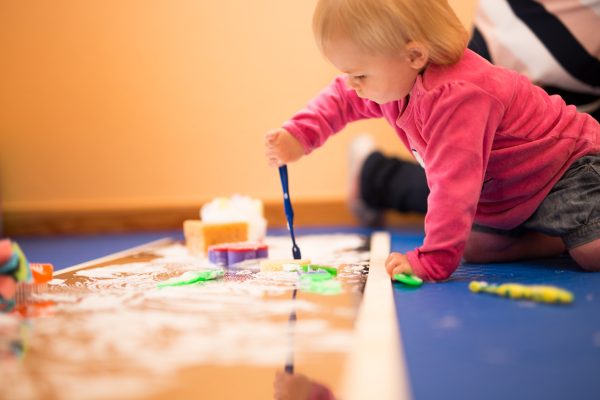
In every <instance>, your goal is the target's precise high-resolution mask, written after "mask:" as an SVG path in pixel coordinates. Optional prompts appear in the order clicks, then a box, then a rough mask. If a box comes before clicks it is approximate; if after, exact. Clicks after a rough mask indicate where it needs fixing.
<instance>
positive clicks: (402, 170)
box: [360, 152, 429, 213]
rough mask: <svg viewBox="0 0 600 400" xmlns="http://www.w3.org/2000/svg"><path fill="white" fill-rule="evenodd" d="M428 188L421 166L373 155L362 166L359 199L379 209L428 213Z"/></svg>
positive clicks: (375, 153) (377, 153) (376, 154)
mask: <svg viewBox="0 0 600 400" xmlns="http://www.w3.org/2000/svg"><path fill="white" fill-rule="evenodd" d="M428 195H429V188H428V187H427V180H426V178H425V170H423V168H421V166H420V165H418V164H415V163H412V162H408V161H403V160H400V159H398V158H393V157H386V156H384V155H383V154H382V153H380V152H374V153H372V154H371V155H369V157H367V159H366V160H365V163H364V164H363V168H362V171H361V174H360V196H361V198H362V200H363V201H364V202H365V204H366V205H367V206H368V207H369V208H372V209H376V210H388V209H392V210H396V211H399V212H419V213H425V212H427V196H428Z"/></svg>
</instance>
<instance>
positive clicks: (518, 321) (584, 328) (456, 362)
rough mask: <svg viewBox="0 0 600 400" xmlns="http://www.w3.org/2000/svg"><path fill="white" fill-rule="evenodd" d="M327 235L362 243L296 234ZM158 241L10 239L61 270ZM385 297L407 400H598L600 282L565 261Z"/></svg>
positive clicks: (478, 267)
mask: <svg viewBox="0 0 600 400" xmlns="http://www.w3.org/2000/svg"><path fill="white" fill-rule="evenodd" d="M334 232H354V233H363V234H368V233H370V231H369V230H365V229H349V228H338V227H327V228H311V229H298V234H299V235H302V234H308V233H310V234H314V233H334ZM389 232H390V234H391V237H392V243H391V246H392V250H393V251H400V252H404V251H407V250H410V249H413V248H415V247H416V246H418V245H419V244H420V243H421V241H422V240H423V233H422V232H420V231H415V230H402V229H393V230H390V231H389ZM270 234H285V231H270ZM164 237H172V238H175V239H181V232H179V231H166V232H164V231H163V232H150V233H133V234H118V235H85V236H61V237H19V238H14V239H15V240H17V241H18V242H19V244H20V245H21V247H22V248H23V250H24V252H25V254H27V256H28V258H29V259H30V261H33V262H51V263H53V264H54V265H55V267H56V268H57V269H61V268H64V267H67V266H71V265H74V264H78V263H82V262H85V261H88V260H91V259H96V258H98V257H102V256H106V255H109V254H111V253H115V252H119V251H122V250H126V249H128V248H131V247H134V246H139V245H142V244H144V243H147V242H150V241H153V240H157V239H160V238H164ZM471 280H485V281H488V282H490V283H506V282H516V283H523V284H548V285H556V286H559V287H562V288H564V289H567V290H569V291H571V292H573V294H574V295H575V301H574V303H573V304H571V305H562V306H561V305H548V304H541V303H533V302H529V301H517V300H509V299H505V298H501V297H496V296H491V295H485V294H475V293H471V292H470V291H469V290H468V283H469V282H470V281H471ZM393 294H394V300H395V303H396V315H397V321H398V324H399V328H400V334H401V340H402V344H403V348H404V352H405V363H406V366H407V369H408V375H409V380H410V386H411V389H412V396H413V398H414V399H416V400H421V399H423V400H426V399H438V398H444V399H463V400H464V399H481V398H485V399H506V398H511V399H521V398H523V399H525V398H527V399H537V398H543V399H565V398H570V399H596V398H598V393H600V380H599V379H597V373H598V370H599V368H600V273H586V272H582V271H581V270H579V269H578V268H577V267H576V265H575V264H574V263H573V261H572V260H570V259H569V258H568V257H564V258H557V259H551V260H536V261H529V262H519V263H502V264H485V265H484V264H465V265H461V266H460V267H459V269H458V270H457V271H456V272H455V274H454V275H453V276H452V278H451V279H450V280H449V281H447V282H443V283H436V284H426V285H424V286H423V287H421V288H419V289H411V288H407V287H405V286H403V285H401V284H399V283H393Z"/></svg>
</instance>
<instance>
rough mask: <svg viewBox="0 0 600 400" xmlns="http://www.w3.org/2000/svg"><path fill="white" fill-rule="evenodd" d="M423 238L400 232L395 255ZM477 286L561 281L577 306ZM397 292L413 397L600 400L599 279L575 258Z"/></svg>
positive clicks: (466, 268) (479, 270)
mask: <svg viewBox="0 0 600 400" xmlns="http://www.w3.org/2000/svg"><path fill="white" fill-rule="evenodd" d="M422 239H423V236H422V234H420V235H419V234H407V233H404V232H394V234H393V236H392V249H393V251H400V252H405V251H408V250H411V249H413V248H415V247H416V246H418V245H419V244H420V243H421V241H422ZM471 280H485V281H488V282H490V283H505V282H517V283H523V284H548V285H556V286H559V287H562V288H564V289H567V290H569V291H571V292H572V293H573V294H574V295H575V302H574V303H573V304H572V305H562V306H561V305H548V304H541V303H533V302H529V301H517V300H510V299H506V298H503V297H497V296H491V295H486V294H475V293H472V292H470V291H469V289H468V284H469V282H470V281H471ZM393 288H394V298H395V301H396V311H397V316H398V321H399V323H400V326H401V330H402V340H403V345H404V350H405V353H406V361H407V364H408V370H409V375H410V380H411V385H412V390H413V394H414V399H415V400H424V399H461V400H467V399H490V400H493V399H503V400H504V399H545V400H549V399H557V400H558V399H561V400H562V399H590V400H591V399H598V398H600V379H598V372H599V371H600V273H587V272H583V271H581V270H580V269H579V268H577V266H576V265H575V263H574V262H573V261H572V260H571V259H570V258H568V257H565V258H557V259H551V260H539V261H531V262H519V263H502V264H485V265H482V264H466V265H462V266H460V267H459V269H458V270H457V271H456V272H455V273H454V274H453V275H452V278H451V279H450V280H449V281H447V282H444V283H435V284H425V285H424V286H423V287H421V288H419V289H410V288H406V287H405V286H403V285H402V284H399V283H394V284H393Z"/></svg>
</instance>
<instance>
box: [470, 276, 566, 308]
mask: <svg viewBox="0 0 600 400" xmlns="http://www.w3.org/2000/svg"><path fill="white" fill-rule="evenodd" d="M469 290H470V291H471V292H474V293H481V292H483V293H489V294H495V295H498V296H502V297H508V298H511V299H526V300H531V301H537V302H542V303H560V304H570V303H572V302H573V300H574V299H575V297H574V296H573V293H571V292H569V291H568V290H565V289H561V288H558V287H556V286H549V285H522V284H519V283H504V284H501V285H494V284H489V283H487V282H484V281H472V282H471V283H469Z"/></svg>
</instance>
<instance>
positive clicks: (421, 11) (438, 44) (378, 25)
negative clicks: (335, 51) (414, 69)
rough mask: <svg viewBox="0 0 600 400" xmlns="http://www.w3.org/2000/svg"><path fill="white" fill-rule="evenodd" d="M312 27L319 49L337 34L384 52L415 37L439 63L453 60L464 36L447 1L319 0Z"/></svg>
mask: <svg viewBox="0 0 600 400" xmlns="http://www.w3.org/2000/svg"><path fill="white" fill-rule="evenodd" d="M313 32H314V34H315V38H316V41H317V45H318V46H319V48H320V49H321V51H322V52H324V51H325V49H326V47H327V45H328V44H329V43H330V42H331V41H332V40H336V39H340V38H344V39H349V40H350V41H352V43H353V44H354V45H357V46H359V48H361V49H363V50H365V51H367V52H370V53H380V54H386V55H392V54H398V53H399V52H401V51H403V50H404V49H405V46H406V44H407V43H408V42H410V41H415V42H418V43H420V44H421V45H423V46H425V47H426V48H427V50H428V51H429V61H431V62H433V63H436V64H441V65H446V64H453V63H455V62H457V61H458V60H459V59H460V57H461V56H462V54H463V52H464V49H465V47H466V46H467V41H468V37H469V34H468V33H467V31H466V29H465V28H464V26H463V25H462V24H461V22H460V21H459V19H458V17H457V16H456V14H454V11H453V10H452V8H450V5H449V4H448V2H447V1H446V0H319V1H318V3H317V6H316V9H315V12H314V15H313Z"/></svg>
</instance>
